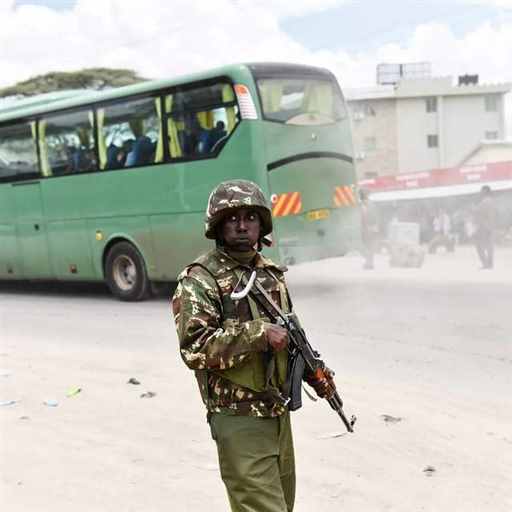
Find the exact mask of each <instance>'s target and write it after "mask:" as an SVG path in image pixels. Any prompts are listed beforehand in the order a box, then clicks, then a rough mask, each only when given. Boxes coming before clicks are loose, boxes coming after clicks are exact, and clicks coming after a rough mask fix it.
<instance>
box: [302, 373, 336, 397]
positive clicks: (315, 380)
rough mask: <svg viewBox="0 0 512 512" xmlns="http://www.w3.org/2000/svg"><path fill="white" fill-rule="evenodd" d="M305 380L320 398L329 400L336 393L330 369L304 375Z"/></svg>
mask: <svg viewBox="0 0 512 512" xmlns="http://www.w3.org/2000/svg"><path fill="white" fill-rule="evenodd" d="M305 380H306V382H307V383H308V384H309V385H310V386H311V387H312V388H313V389H314V390H315V392H316V394H317V395H318V396H319V397H320V398H331V397H332V396H333V395H334V392H335V391H336V384H335V383H334V372H333V371H332V370H331V369H330V368H327V367H325V368H324V369H323V370H322V369H318V370H317V372H316V373H311V374H309V375H306V377H305Z"/></svg>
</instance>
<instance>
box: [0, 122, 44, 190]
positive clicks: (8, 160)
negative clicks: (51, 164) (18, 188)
mask: <svg viewBox="0 0 512 512" xmlns="http://www.w3.org/2000/svg"><path fill="white" fill-rule="evenodd" d="M37 177H39V170H38V167H37V148H36V142H35V123H33V122H32V123H18V124H15V125H11V126H4V127H1V128H0V182H5V181H18V180H26V179H32V178H37Z"/></svg>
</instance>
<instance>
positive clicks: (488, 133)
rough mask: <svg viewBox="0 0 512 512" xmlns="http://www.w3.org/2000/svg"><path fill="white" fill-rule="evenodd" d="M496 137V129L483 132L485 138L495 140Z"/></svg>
mask: <svg viewBox="0 0 512 512" xmlns="http://www.w3.org/2000/svg"><path fill="white" fill-rule="evenodd" d="M497 138H498V132H497V131H496V130H494V131H486V132H485V140H496V139H497Z"/></svg>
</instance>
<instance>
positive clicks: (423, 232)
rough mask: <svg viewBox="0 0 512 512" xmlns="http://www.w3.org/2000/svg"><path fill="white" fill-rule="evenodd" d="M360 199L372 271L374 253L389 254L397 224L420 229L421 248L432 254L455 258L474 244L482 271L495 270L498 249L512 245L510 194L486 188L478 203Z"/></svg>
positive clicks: (469, 200) (471, 200) (367, 263)
mask: <svg viewBox="0 0 512 512" xmlns="http://www.w3.org/2000/svg"><path fill="white" fill-rule="evenodd" d="M506 194H508V196H507V195H506ZM360 198H361V211H362V239H363V248H364V254H363V255H364V258H365V261H364V268H365V269H372V268H373V266H374V253H375V252H377V251H379V250H380V249H381V248H383V247H386V248H387V249H389V238H390V232H391V227H392V225H393V224H394V223H399V222H408V223H415V224H417V225H418V227H419V241H418V242H419V244H420V245H422V246H423V247H425V248H426V250H428V252H429V253H430V254H434V253H436V252H437V251H438V250H439V249H444V250H445V251H447V252H454V251H455V249H456V247H457V246H458V245H468V244H474V245H475V247H476V250H477V254H478V257H479V259H480V263H481V268H482V269H491V268H493V266H494V245H495V244H496V243H507V242H512V210H510V208H508V209H507V207H506V206H507V204H508V205H509V204H510V192H507V193H503V194H497V193H494V192H493V191H492V190H491V189H490V187H489V186H487V185H484V186H483V187H482V188H481V190H480V193H479V195H478V197H476V198H475V196H469V197H463V198H460V197H459V198H443V199H442V200H440V199H437V200H425V199H423V200H417V201H406V202H403V203H398V202H396V203H393V204H390V203H374V202H372V201H371V196H370V194H369V193H368V191H365V190H362V191H361V193H360ZM507 198H508V201H507Z"/></svg>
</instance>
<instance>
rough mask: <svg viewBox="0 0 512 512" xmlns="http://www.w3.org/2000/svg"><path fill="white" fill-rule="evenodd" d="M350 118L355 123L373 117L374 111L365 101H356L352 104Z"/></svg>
mask: <svg viewBox="0 0 512 512" xmlns="http://www.w3.org/2000/svg"><path fill="white" fill-rule="evenodd" d="M352 117H353V119H354V120H356V121H360V120H361V119H363V118H365V117H375V109H374V108H373V106H372V105H371V104H370V103H368V102H367V101H358V102H356V103H354V104H353V107H352Z"/></svg>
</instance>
